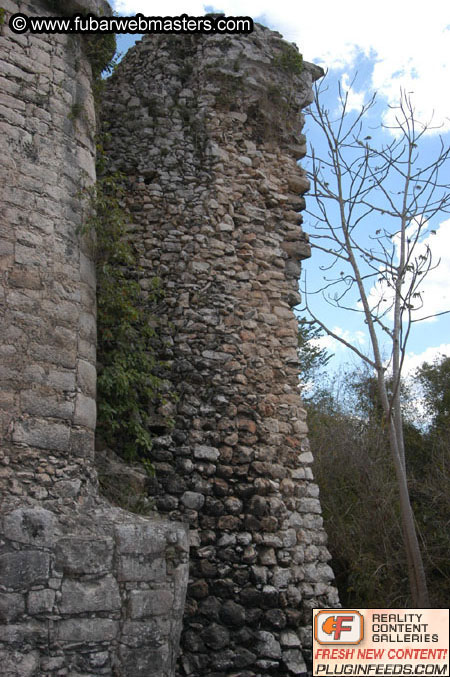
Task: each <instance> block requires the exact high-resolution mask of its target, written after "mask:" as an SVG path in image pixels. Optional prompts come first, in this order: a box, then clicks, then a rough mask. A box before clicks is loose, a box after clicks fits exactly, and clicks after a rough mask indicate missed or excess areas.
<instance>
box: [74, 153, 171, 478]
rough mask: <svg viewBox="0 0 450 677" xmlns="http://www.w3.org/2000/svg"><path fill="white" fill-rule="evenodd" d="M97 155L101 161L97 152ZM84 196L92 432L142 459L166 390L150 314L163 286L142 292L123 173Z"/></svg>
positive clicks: (121, 452) (155, 285)
mask: <svg viewBox="0 0 450 677" xmlns="http://www.w3.org/2000/svg"><path fill="white" fill-rule="evenodd" d="M99 145H100V146H101V144H99ZM99 157H100V165H102V154H101V153H99ZM86 196H87V198H88V200H89V205H90V218H89V220H88V222H87V224H86V226H85V228H84V232H85V236H86V237H87V238H88V239H89V240H90V244H91V246H92V247H93V249H94V255H95V262H96V271H97V304H98V315H97V326H98V338H97V359H98V382H97V389H98V395H97V403H98V427H97V430H98V436H99V438H100V439H101V440H102V441H103V442H104V443H105V444H106V445H108V446H110V447H111V448H113V449H114V450H115V451H116V452H117V453H118V454H119V455H120V456H122V457H123V458H124V459H125V460H127V461H132V460H137V459H140V460H142V459H146V460H148V459H149V455H150V450H151V446H152V442H151V433H150V430H149V424H150V413H151V411H152V408H153V407H155V406H157V404H158V402H160V401H161V397H162V392H163V390H164V387H165V382H164V380H163V378H162V370H163V366H164V365H163V363H162V362H161V361H160V360H159V359H158V358H157V355H156V351H157V346H158V343H159V339H158V335H157V332H156V330H155V327H154V325H155V322H154V321H153V320H154V318H153V316H152V313H153V312H154V309H155V306H156V304H157V303H158V302H159V301H160V300H161V298H162V291H161V288H160V285H159V281H158V280H157V279H155V280H154V281H153V287H152V289H151V290H150V292H149V293H148V294H147V296H146V298H144V297H143V294H142V290H141V286H140V284H139V275H140V271H139V267H138V266H137V261H136V256H135V253H134V251H133V248H132V246H131V244H130V242H129V241H128V239H127V237H126V212H125V211H124V209H123V207H122V202H123V198H124V192H123V177H122V176H121V175H120V174H115V175H108V176H103V177H102V178H100V179H99V180H98V181H97V183H96V184H95V186H93V187H92V188H91V189H89V190H87V191H86ZM169 397H170V394H169ZM146 468H147V469H148V468H149V465H148V462H146Z"/></svg>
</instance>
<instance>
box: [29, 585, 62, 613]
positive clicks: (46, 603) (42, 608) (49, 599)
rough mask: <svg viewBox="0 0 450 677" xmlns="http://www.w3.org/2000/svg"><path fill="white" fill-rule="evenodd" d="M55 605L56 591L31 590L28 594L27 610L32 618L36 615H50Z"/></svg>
mask: <svg viewBox="0 0 450 677" xmlns="http://www.w3.org/2000/svg"><path fill="white" fill-rule="evenodd" d="M54 603H55V591H54V590H49V589H45V590H31V591H30V592H29V593H28V599H27V610H28V613H29V614H30V615H31V616H34V615H35V614H44V613H46V614H49V613H51V612H52V610H53V605H54Z"/></svg>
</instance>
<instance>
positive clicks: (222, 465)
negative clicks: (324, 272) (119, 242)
mask: <svg viewBox="0 0 450 677" xmlns="http://www.w3.org/2000/svg"><path fill="white" fill-rule="evenodd" d="M319 75H320V71H319V69H317V68H316V67H314V66H312V65H311V64H306V63H305V64H303V67H302V68H300V58H299V55H298V54H297V52H296V50H295V48H294V47H292V46H290V45H288V44H287V43H285V42H283V41H282V40H281V36H280V35H279V34H277V33H274V32H272V31H269V30H268V29H266V28H263V27H261V26H257V27H256V29H255V32H254V33H253V34H251V35H249V36H230V35H223V36H219V35H218V36H201V35H196V36H148V37H146V38H144V39H143V41H142V42H141V43H138V44H137V45H136V46H135V47H134V48H133V49H132V50H130V52H128V54H127V55H126V57H125V58H124V60H123V61H122V63H121V64H120V66H119V68H118V70H117V72H116V73H115V75H114V76H113V77H112V78H111V79H110V81H109V84H108V91H107V94H106V100H105V102H104V108H103V111H104V122H105V127H106V128H107V129H108V132H109V133H110V135H111V140H110V145H109V149H108V153H109V155H110V168H111V169H112V170H121V171H122V172H124V174H125V175H126V176H127V206H128V209H129V213H130V223H129V232H130V237H132V239H133V242H134V244H135V245H136V248H137V250H138V252H139V255H140V265H141V269H142V270H143V271H144V273H142V272H141V284H142V288H143V290H144V292H145V291H146V290H147V289H148V288H149V287H150V286H151V283H152V279H153V277H154V276H158V277H160V278H161V280H162V286H163V288H164V291H165V299H164V307H163V308H162V309H161V312H160V315H159V323H160V326H161V331H162V333H163V334H165V335H166V349H165V355H164V357H165V358H166V359H167V360H168V362H169V368H168V373H167V377H168V378H169V379H170V381H171V383H172V384H173V388H174V389H175V390H176V393H177V395H178V402H177V404H176V405H171V404H165V405H163V406H162V407H161V408H160V410H159V411H158V412H155V432H156V434H157V435H158V436H157V438H156V440H155V445H154V458H155V467H156V480H155V483H154V487H153V493H154V496H155V500H156V503H157V506H158V508H159V510H160V512H161V513H166V514H168V515H169V516H170V517H171V518H172V519H176V520H183V521H185V522H187V523H189V525H190V537H191V546H192V547H191V563H190V585H189V591H188V598H187V604H186V608H185V616H184V630H183V638H182V656H181V660H180V662H179V666H178V674H179V675H191V676H195V677H200V676H203V675H207V676H208V677H225V676H228V677H232V676H233V677H238V675H239V677H263V676H266V675H278V676H283V677H287V676H288V675H302V674H304V673H305V672H306V670H307V668H306V666H305V659H306V661H307V662H308V661H309V657H310V641H311V627H310V624H311V608H313V607H321V606H325V607H328V606H335V605H336V603H337V594H336V590H335V588H334V587H333V586H332V584H331V581H332V578H333V574H332V571H331V569H330V567H329V566H328V564H327V561H328V560H329V554H328V551H327V548H326V545H325V544H326V536H325V533H324V531H323V527H322V517H321V509H320V503H319V499H318V488H317V485H316V484H315V483H314V480H313V475H312V472H311V468H310V465H311V462H312V460H313V459H312V455H311V452H310V450H309V446H308V440H307V436H306V435H307V426H306V422H305V416H306V414H305V410H304V409H303V408H302V404H301V401H300V396H299V389H298V357H297V349H296V346H297V322H296V318H295V315H294V313H293V310H292V309H293V307H294V306H295V305H296V304H298V303H299V301H300V298H299V294H298V276H299V272H300V261H301V259H302V258H305V257H306V256H309V246H308V243H307V238H306V236H305V235H304V234H303V232H302V229H301V222H302V219H301V216H299V213H298V212H299V210H301V209H302V208H303V206H304V200H303V197H302V195H303V193H305V192H306V191H307V190H308V187H309V184H308V181H307V179H306V177H305V173H304V172H303V171H302V170H301V169H300V168H299V167H298V165H297V160H298V159H299V158H301V157H303V155H304V154H305V145H304V144H305V140H304V137H302V134H301V128H302V124H303V117H302V115H301V108H302V107H304V106H305V105H307V104H308V103H309V102H310V101H311V97H312V90H311V84H312V82H313V80H314V79H316V78H317V77H318V76H319ZM165 416H172V417H173V418H174V420H175V425H174V428H173V429H169V428H167V429H166V430H164V429H163V425H164V417H165Z"/></svg>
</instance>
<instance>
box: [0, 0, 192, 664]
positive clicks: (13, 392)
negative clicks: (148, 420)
mask: <svg viewBox="0 0 450 677" xmlns="http://www.w3.org/2000/svg"><path fill="white" fill-rule="evenodd" d="M1 4H2V7H3V8H4V9H5V10H6V15H5V17H4V18H5V23H4V24H3V25H2V26H0V62H1V64H0V92H1V93H0V129H1V134H0V185H1V196H0V200H1V204H0V229H1V241H0V271H1V278H0V294H1V295H0V299H1V301H0V310H1V323H2V327H1V330H0V361H1V364H0V423H1V437H0V672H1V674H2V675H3V676H4V677H44V676H45V677H49V676H53V675H69V674H70V675H73V676H74V677H75V676H76V675H80V676H81V675H84V676H86V675H109V676H112V675H115V676H116V677H117V676H118V675H123V676H124V677H125V676H126V677H138V676H139V675H145V677H149V676H153V677H171V676H172V675H173V672H174V665H175V658H176V654H177V648H178V637H179V632H180V629H181V614H182V609H183V605H184V593H185V587H186V583H187V573H188V569H187V566H188V565H187V552H188V542H187V530H186V527H185V526H184V525H181V524H174V523H168V522H164V521H159V522H151V521H149V520H148V519H144V518H142V517H138V516H137V515H132V514H129V513H126V512H125V511H122V510H119V509H115V508H112V507H111V506H110V505H108V504H106V502H105V501H103V500H101V499H100V497H99V496H98V493H97V476H96V472H95V469H94V464H93V454H94V430H95V422H96V409H95V390H96V355H95V352H96V350H95V349H96V314H95V295H96V294H95V271H94V265H93V262H92V261H91V260H90V256H89V253H88V251H87V250H86V249H85V248H84V247H83V243H82V239H81V237H80V232H79V230H80V226H82V224H83V209H82V204H81V202H80V196H79V191H80V189H81V188H82V187H83V185H85V186H86V185H89V184H92V182H94V181H95V142H94V136H95V114H94V102H93V95H92V88H91V85H92V77H91V66H90V62H89V59H88V58H87V55H86V49H85V47H86V45H85V44H84V42H83V39H82V38H81V37H80V36H79V35H63V34H53V35H52V34H39V35H30V34H28V33H25V34H21V35H16V34H14V33H12V32H11V31H10V29H9V28H8V19H9V16H10V15H11V14H13V13H15V12H17V11H18V10H20V11H21V12H23V13H24V14H26V15H29V16H30V15H38V16H45V15H51V14H52V12H51V11H50V10H49V9H48V6H49V3H47V2H44V1H42V2H39V1H36V0H35V1H33V2H20V3H17V2H13V1H11V0H2V3H1ZM61 4H64V11H65V12H67V13H68V14H72V13H74V12H77V11H82V12H88V11H90V12H93V13H95V14H99V13H101V12H103V13H104V12H108V11H109V7H108V5H107V4H106V3H104V2H102V0H73V1H72V0H70V1H66V2H64V3H61ZM53 13H54V12H53Z"/></svg>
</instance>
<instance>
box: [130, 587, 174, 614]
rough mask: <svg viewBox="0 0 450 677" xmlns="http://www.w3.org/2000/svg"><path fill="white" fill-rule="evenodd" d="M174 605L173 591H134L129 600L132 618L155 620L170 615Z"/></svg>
mask: <svg viewBox="0 0 450 677" xmlns="http://www.w3.org/2000/svg"><path fill="white" fill-rule="evenodd" d="M173 604H174V595H173V592H172V590H167V589H165V590H164V589H159V590H158V589H157V590H133V591H132V592H131V593H130V599H129V614H130V618H133V619H139V618H153V617H154V616H163V615H167V614H169V613H170V611H171V609H172V607H173Z"/></svg>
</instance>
